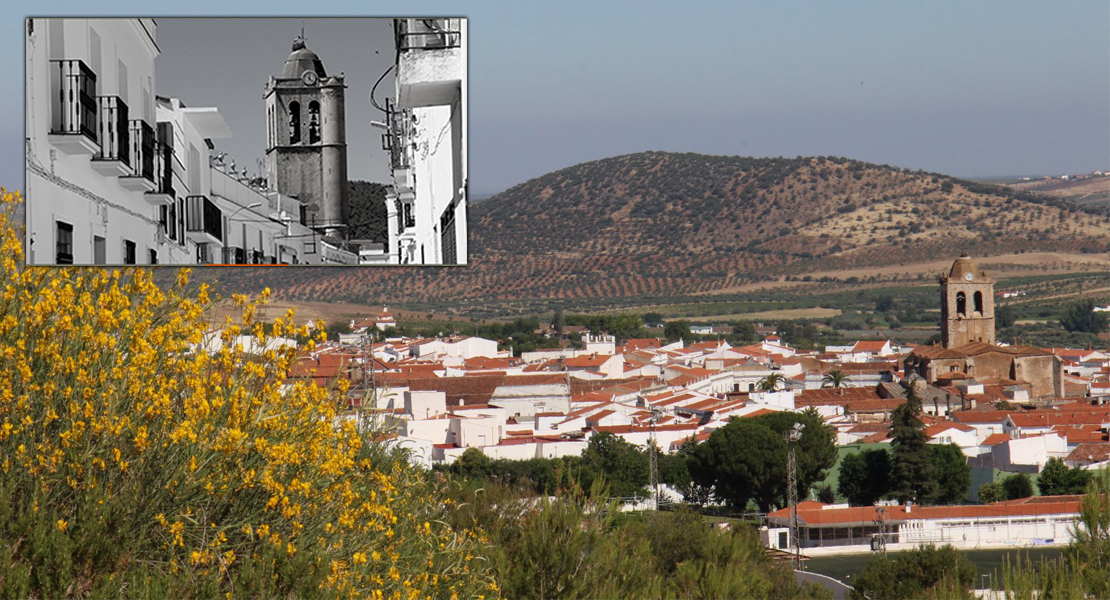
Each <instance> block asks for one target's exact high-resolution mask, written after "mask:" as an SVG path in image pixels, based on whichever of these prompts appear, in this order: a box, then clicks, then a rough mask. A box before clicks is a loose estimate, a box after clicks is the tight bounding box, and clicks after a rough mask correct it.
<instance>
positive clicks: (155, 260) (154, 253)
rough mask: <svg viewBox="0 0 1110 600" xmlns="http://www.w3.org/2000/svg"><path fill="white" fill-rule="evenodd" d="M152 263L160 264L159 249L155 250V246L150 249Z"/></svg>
mask: <svg viewBox="0 0 1110 600" xmlns="http://www.w3.org/2000/svg"><path fill="white" fill-rule="evenodd" d="M150 264H152V265H156V264H158V251H157V250H155V249H154V248H151V249H150Z"/></svg>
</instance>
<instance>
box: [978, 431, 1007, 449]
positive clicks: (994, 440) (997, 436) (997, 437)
mask: <svg viewBox="0 0 1110 600" xmlns="http://www.w3.org/2000/svg"><path fill="white" fill-rule="evenodd" d="M1011 439H1013V438H1011V437H1010V434H1008V433H992V434H990V435H988V436H987V439H985V440H983V443H982V444H980V446H997V445H998V444H1002V443H1004V442H1008V441H1010V440H1011Z"/></svg>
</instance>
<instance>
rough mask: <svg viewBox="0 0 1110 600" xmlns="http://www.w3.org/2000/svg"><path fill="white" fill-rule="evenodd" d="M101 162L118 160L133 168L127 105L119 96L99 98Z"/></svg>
mask: <svg viewBox="0 0 1110 600" xmlns="http://www.w3.org/2000/svg"><path fill="white" fill-rule="evenodd" d="M98 100H99V102H100V156H99V157H97V158H98V159H100V160H118V161H120V162H122V163H123V164H125V165H127V166H131V144H130V143H129V140H128V134H127V127H128V120H127V103H126V102H124V101H123V99H121V98H120V97H119V96H99V97H98Z"/></svg>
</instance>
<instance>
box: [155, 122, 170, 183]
mask: <svg viewBox="0 0 1110 600" xmlns="http://www.w3.org/2000/svg"><path fill="white" fill-rule="evenodd" d="M154 175H155V177H157V179H156V180H155V181H154V183H155V184H157V186H158V187H157V188H156V189H155V190H154V193H156V194H169V195H170V196H171V197H172V196H173V195H174V190H173V126H172V125H171V124H170V123H159V124H158V142H157V144H155V147H154Z"/></svg>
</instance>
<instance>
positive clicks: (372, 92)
mask: <svg viewBox="0 0 1110 600" xmlns="http://www.w3.org/2000/svg"><path fill="white" fill-rule="evenodd" d="M395 66H397V65H389V68H388V69H386V70H385V72H384V73H382V76H381V77H379V78H378V80H377V81H375V82H374V87H372V88H370V104H372V105H373V106H374V108H376V109H378V110H380V111H382V112H383V113H386V114H389V111H387V110H386V109H384V108H382V107H381V106H378V103H377V101H375V100H374V92H376V91H377V89H378V84H380V83H381V82H382V80H383V79H385V76H386V75H389V72H390V71H392V70H393V67H395Z"/></svg>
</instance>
